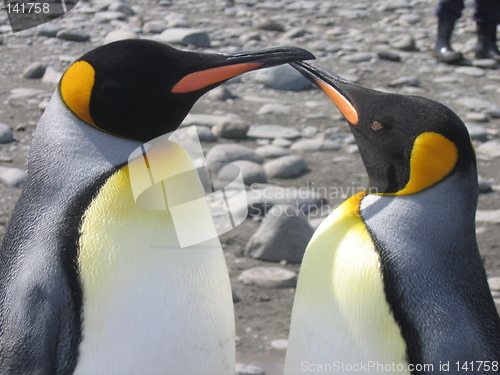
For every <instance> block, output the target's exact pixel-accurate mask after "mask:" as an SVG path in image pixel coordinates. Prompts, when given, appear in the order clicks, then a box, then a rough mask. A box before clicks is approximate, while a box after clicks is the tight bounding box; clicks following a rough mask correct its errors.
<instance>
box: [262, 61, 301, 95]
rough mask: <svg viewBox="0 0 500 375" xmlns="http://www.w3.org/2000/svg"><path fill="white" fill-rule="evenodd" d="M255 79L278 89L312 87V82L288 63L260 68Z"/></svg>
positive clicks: (292, 89)
mask: <svg viewBox="0 0 500 375" xmlns="http://www.w3.org/2000/svg"><path fill="white" fill-rule="evenodd" d="M255 80H256V81H257V82H259V83H263V84H264V85H265V86H266V87H270V88H272V89H276V90H290V91H300V90H305V89H308V88H310V87H311V82H310V81H309V80H308V79H307V78H305V77H304V76H303V75H302V74H300V73H299V72H298V71H296V70H295V69H294V68H292V67H291V66H290V65H288V64H286V65H281V66H278V67H274V68H269V69H263V70H259V71H258V72H256V73H255Z"/></svg>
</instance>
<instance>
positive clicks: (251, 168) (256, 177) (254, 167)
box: [217, 160, 267, 185]
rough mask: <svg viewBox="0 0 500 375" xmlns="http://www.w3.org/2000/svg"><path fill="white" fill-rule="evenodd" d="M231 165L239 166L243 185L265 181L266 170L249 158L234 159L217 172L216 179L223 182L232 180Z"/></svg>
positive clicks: (232, 169) (233, 176) (232, 170)
mask: <svg viewBox="0 0 500 375" xmlns="http://www.w3.org/2000/svg"><path fill="white" fill-rule="evenodd" d="M233 166H237V167H238V168H239V170H240V172H241V176H242V177H243V182H244V183H245V185H252V184H263V183H266V182H267V176H266V172H265V171H264V168H263V167H262V165H260V164H258V163H255V162H253V161H249V160H236V161H233V162H231V164H229V165H225V166H223V167H222V168H221V170H220V171H219V173H218V174H217V178H218V180H220V181H223V182H231V181H233V180H234V179H235V177H236V175H235V169H234V167H233Z"/></svg>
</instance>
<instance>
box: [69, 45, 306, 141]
mask: <svg viewBox="0 0 500 375" xmlns="http://www.w3.org/2000/svg"><path fill="white" fill-rule="evenodd" d="M312 58H314V56H313V55H312V54H311V53H309V52H307V51H305V50H303V49H300V48H295V47H277V48H270V49H264V50H260V51H252V52H240V53H234V54H226V55H222V54H208V53H197V52H188V51H181V50H177V49H175V48H172V47H170V46H168V45H165V44H163V43H159V42H154V41H150V40H139V39H131V40H123V41H118V42H114V43H110V44H106V45H104V46H101V47H98V48H96V49H94V50H92V51H90V52H88V53H86V54H85V55H83V56H82V57H81V58H79V59H78V60H77V61H76V62H74V63H73V64H72V65H71V66H70V67H69V68H68V69H67V70H66V72H65V73H64V75H63V77H62V78H61V81H60V83H59V93H60V95H61V98H62V100H63V102H64V103H65V104H66V106H67V107H68V108H69V109H70V110H71V111H72V112H73V114H74V115H76V116H77V117H78V118H79V119H80V120H82V121H84V122H85V123H86V124H88V125H90V126H92V127H94V128H97V129H99V130H102V131H104V132H106V133H110V134H113V135H116V136H119V137H123V138H128V139H133V140H138V141H142V142H146V141H148V140H151V139H153V138H156V137H158V136H160V135H163V134H166V133H169V132H171V131H174V130H175V129H177V127H178V126H179V125H180V123H181V122H182V120H183V119H184V118H185V116H186V115H187V114H188V112H189V110H190V109H191V107H192V106H193V105H194V103H195V102H196V101H197V100H198V99H199V98H200V97H201V96H202V95H203V94H204V93H206V92H207V91H209V90H210V89H212V88H214V87H216V86H218V85H220V84H221V83H223V82H225V81H226V80H228V79H230V78H233V77H235V76H237V75H239V74H242V73H245V72H248V71H251V70H256V69H261V68H266V67H271V66H275V65H280V64H283V63H287V62H292V61H298V60H302V59H312Z"/></svg>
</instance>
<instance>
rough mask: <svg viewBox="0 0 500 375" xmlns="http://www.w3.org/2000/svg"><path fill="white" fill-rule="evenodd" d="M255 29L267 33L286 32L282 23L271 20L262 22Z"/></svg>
mask: <svg viewBox="0 0 500 375" xmlns="http://www.w3.org/2000/svg"><path fill="white" fill-rule="evenodd" d="M255 27H256V28H257V29H259V30H266V31H278V32H283V31H285V27H284V26H283V25H282V24H281V23H280V22H277V21H274V20H271V19H264V20H261V21H259V22H258V23H257V24H256V25H255Z"/></svg>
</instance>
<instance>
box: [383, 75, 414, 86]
mask: <svg viewBox="0 0 500 375" xmlns="http://www.w3.org/2000/svg"><path fill="white" fill-rule="evenodd" d="M403 86H411V87H419V86H420V79H419V78H418V77H399V78H396V79H395V80H393V81H391V82H390V83H389V87H403Z"/></svg>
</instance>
